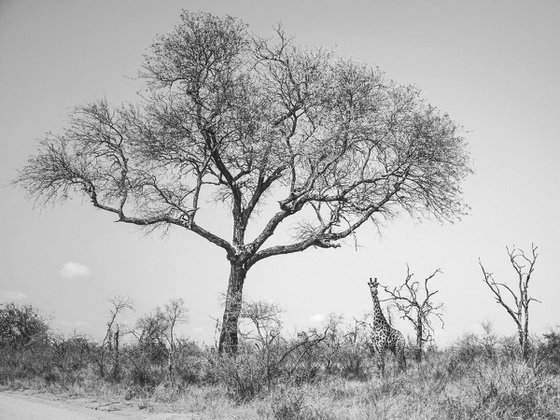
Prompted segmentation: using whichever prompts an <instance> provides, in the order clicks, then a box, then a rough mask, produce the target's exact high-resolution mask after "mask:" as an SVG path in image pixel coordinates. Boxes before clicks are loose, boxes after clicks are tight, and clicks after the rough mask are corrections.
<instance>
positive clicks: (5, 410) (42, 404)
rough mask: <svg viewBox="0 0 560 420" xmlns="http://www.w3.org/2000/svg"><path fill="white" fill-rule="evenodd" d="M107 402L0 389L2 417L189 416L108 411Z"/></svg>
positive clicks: (164, 419) (161, 419)
mask: <svg viewBox="0 0 560 420" xmlns="http://www.w3.org/2000/svg"><path fill="white" fill-rule="evenodd" d="M107 409H108V408H107V404H105V405H101V406H99V407H97V409H96V404H94V403H92V401H80V400H72V401H60V400H53V399H48V398H47V397H41V396H37V395H28V394H17V393H13V392H0V420H80V419H84V420H94V419H101V420H105V419H107V420H122V419H127V420H131V419H150V420H168V419H190V418H192V417H191V416H188V415H186V416H182V415H180V414H173V413H161V412H160V413H148V412H143V411H140V410H138V409H119V410H118V411H107Z"/></svg>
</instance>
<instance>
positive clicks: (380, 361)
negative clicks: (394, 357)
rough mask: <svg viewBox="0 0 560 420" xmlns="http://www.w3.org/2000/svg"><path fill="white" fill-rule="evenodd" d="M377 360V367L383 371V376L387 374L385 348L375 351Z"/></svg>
mask: <svg viewBox="0 0 560 420" xmlns="http://www.w3.org/2000/svg"><path fill="white" fill-rule="evenodd" d="M375 361H376V362H377V369H378V370H379V372H381V376H382V377H384V376H385V349H382V348H379V349H377V351H376V352H375Z"/></svg>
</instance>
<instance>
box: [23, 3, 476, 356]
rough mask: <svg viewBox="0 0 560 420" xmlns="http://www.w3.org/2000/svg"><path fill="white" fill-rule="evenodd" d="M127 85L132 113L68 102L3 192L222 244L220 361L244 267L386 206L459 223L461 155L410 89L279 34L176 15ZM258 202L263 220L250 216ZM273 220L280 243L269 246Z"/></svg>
mask: <svg viewBox="0 0 560 420" xmlns="http://www.w3.org/2000/svg"><path fill="white" fill-rule="evenodd" d="M140 77H141V78H142V79H143V80H144V81H145V82H146V91H145V92H144V93H143V95H142V100H141V101H140V103H139V104H138V105H130V104H129V105H123V106H120V107H116V108H113V107H110V106H109V105H108V104H107V103H106V102H105V101H96V102H92V103H87V104H85V105H81V106H78V107H77V108H76V109H75V111H74V112H73V113H72V115H71V117H70V123H69V125H68V128H67V129H66V130H65V131H64V132H63V133H62V134H59V135H51V136H47V137H46V138H45V139H43V140H42V142H41V145H40V149H39V152H38V153H37V154H36V155H35V156H33V157H32V158H31V159H30V160H29V162H28V164H27V165H26V166H25V167H24V168H23V169H22V170H21V171H20V173H19V176H18V178H17V179H16V182H17V183H19V184H21V185H22V186H24V187H25V188H26V189H27V191H28V192H29V193H30V194H31V195H32V196H34V197H35V198H39V199H42V200H45V201H56V200H60V199H64V198H66V197H68V196H70V195H72V194H74V193H79V194H85V196H86V197H88V198H89V200H90V201H91V203H92V204H93V206H95V207H97V208H99V209H101V210H104V211H107V212H110V213H113V214H114V215H115V216H116V218H117V220H118V221H120V222H124V223H131V224H136V225H139V226H143V227H146V228H148V229H153V228H156V227H164V228H168V227H171V226H173V227H177V228H180V229H183V230H186V231H190V232H193V233H195V234H197V235H200V236H202V237H203V238H205V239H206V240H208V241H209V242H210V243H212V244H213V245H215V246H218V247H220V248H222V249H223V250H224V252H225V255H226V257H227V260H228V262H229V264H230V274H229V280H228V288H227V294H226V304H225V311H224V317H223V322H222V331H221V337H220V343H219V347H220V350H226V351H232V352H235V350H236V348H237V342H238V338H237V324H238V318H239V313H240V310H241V305H240V302H241V298H242V291H243V284H244V281H245V278H246V276H247V272H248V271H249V269H250V268H251V267H252V266H254V265H255V264H256V263H257V262H259V261H262V260H265V259H267V258H270V257H273V256H277V255H283V254H290V253H294V252H300V251H304V250H306V249H308V248H310V247H320V248H333V247H337V246H339V243H340V241H341V240H342V239H344V238H346V237H348V236H349V235H352V234H354V232H356V230H357V229H358V228H359V227H360V226H362V225H363V224H364V223H366V222H367V221H372V222H373V223H378V222H382V221H384V220H387V219H390V218H391V217H393V216H395V215H397V214H398V213H399V211H400V210H405V211H407V212H409V213H411V214H414V215H420V216H426V215H429V214H431V215H435V217H436V218H438V219H441V220H454V219H457V218H459V217H460V216H461V215H462V214H464V212H465V205H464V203H463V201H462V191H461V182H462V180H463V178H464V177H465V176H466V175H468V174H469V173H470V168H469V164H470V162H469V156H468V152H467V150H466V143H465V141H464V139H463V137H462V136H461V134H460V127H458V125H457V124H456V123H455V122H453V121H452V120H451V119H450V118H449V117H448V115H447V114H445V113H442V112H440V111H439V110H437V109H436V108H435V107H433V106H431V105H429V104H428V103H426V102H425V101H424V100H423V99H422V98H421V96H420V93H419V91H418V90H417V89H415V88H413V87H411V86H402V85H399V84H397V83H395V82H393V81H391V80H387V79H386V78H385V77H384V75H383V74H382V72H381V71H379V70H378V69H376V68H371V67H369V66H367V65H365V64H357V63H355V62H352V61H350V60H346V59H339V58H336V57H335V56H334V55H333V54H331V53H328V52H325V51H324V50H322V49H310V48H301V47H299V46H297V45H295V44H294V43H293V41H292V40H291V39H290V38H288V37H287V36H286V35H285V34H284V32H283V31H282V30H281V29H280V28H278V29H277V30H276V31H275V34H274V36H273V37H272V38H271V39H263V38H260V37H258V36H256V35H254V34H252V33H251V32H250V31H249V30H248V29H247V27H246V25H245V24H243V23H242V22H241V21H239V20H237V19H235V18H232V17H223V18H222V17H215V16H213V15H210V14H206V13H191V12H183V13H182V15H181V20H180V24H179V25H178V26H176V27H175V29H174V30H173V31H172V32H170V33H169V34H167V35H163V36H160V37H159V38H158V39H157V40H156V41H155V42H154V44H153V45H152V48H151V52H150V53H149V54H148V55H147V56H146V57H145V62H144V64H143V67H142V69H141V72H140ZM216 202H220V203H224V204H225V206H224V207H223V208H224V210H225V211H226V213H225V214H227V215H229V217H230V218H231V221H232V226H233V232H232V236H231V238H229V239H227V238H223V237H221V236H219V235H218V234H217V233H215V232H213V231H212V229H211V227H209V226H208V225H205V226H203V225H202V224H201V223H200V220H201V218H200V217H199V214H201V212H204V211H208V210H209V211H215V208H216V206H215V203H216ZM209 203H212V204H211V205H208V204H209ZM265 206H268V208H269V209H275V210H274V214H273V215H272V216H271V217H270V218H269V219H267V220H262V219H263V217H259V212H258V210H259V209H262V208H264V207H265ZM262 213H264V212H262ZM288 220H289V221H290V225H292V226H298V228H297V230H296V231H295V232H291V235H292V236H291V237H292V238H293V239H292V240H288V241H287V242H286V243H279V241H278V240H276V241H274V243H271V238H272V237H273V236H275V237H278V235H275V233H276V232H277V230H278V229H279V228H280V227H281V226H282V227H283V226H285V225H287V223H286V221H288ZM253 224H254V226H255V229H258V233H257V234H255V235H254V236H253V237H251V238H248V237H247V236H246V232H247V229H248V227H249V226H250V225H253ZM282 237H285V236H282Z"/></svg>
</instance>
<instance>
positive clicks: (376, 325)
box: [368, 278, 406, 375]
mask: <svg viewBox="0 0 560 420" xmlns="http://www.w3.org/2000/svg"><path fill="white" fill-rule="evenodd" d="M368 285H369V290H370V293H371V298H372V300H373V323H372V333H371V344H372V348H373V351H374V353H375V357H376V361H377V367H378V368H379V370H380V371H381V374H382V375H385V354H386V353H387V350H390V351H391V352H392V353H393V354H394V355H395V358H396V359H397V362H398V366H399V369H400V370H406V358H405V355H404V351H405V346H406V342H405V339H404V336H403V335H402V333H401V332H400V331H399V330H397V329H395V328H393V327H391V325H389V323H388V322H387V319H385V316H384V315H383V312H382V311H381V305H380V304H379V298H378V296H377V287H378V286H379V283H378V282H377V278H376V279H375V280H374V281H372V280H371V278H370V279H369V281H368Z"/></svg>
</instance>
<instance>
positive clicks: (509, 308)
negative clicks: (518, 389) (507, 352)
mask: <svg viewBox="0 0 560 420" xmlns="http://www.w3.org/2000/svg"><path fill="white" fill-rule="evenodd" d="M537 249H538V247H537V246H535V245H534V244H531V254H530V255H527V254H526V253H525V251H523V250H522V249H519V248H516V247H515V246H514V247H513V248H512V249H511V250H510V249H509V248H508V247H506V251H507V254H508V256H509V261H510V263H511V266H512V267H513V269H514V270H515V273H516V274H517V287H516V288H515V287H514V288H512V287H510V286H508V285H507V284H506V283H498V282H497V281H496V280H495V279H494V274H493V273H490V272H488V271H486V269H485V268H484V266H483V265H482V262H481V261H480V259H479V260H478V263H479V265H480V268H481V270H482V275H483V276H484V283H486V285H487V286H488V287H489V288H490V290H491V291H492V293H493V294H494V298H495V299H496V302H498V303H499V304H500V305H501V306H502V307H503V308H504V309H505V310H506V312H507V313H508V314H509V316H510V317H511V318H512V319H513V321H514V322H515V325H516V326H517V334H518V336H519V346H520V349H521V353H522V355H523V359H524V360H527V359H528V357H529V304H530V303H531V302H532V301H535V302H539V303H540V301H539V300H537V299H535V298H532V297H530V296H529V282H530V280H531V276H532V275H533V271H534V270H535V263H536V262H537V257H538V255H539V254H538V253H537ZM514 289H516V290H515V291H514ZM504 292H505V293H504ZM504 295H506V296H507V295H510V296H511V299H506V297H505V296H504ZM511 300H513V303H511ZM507 301H509V303H508V302H507Z"/></svg>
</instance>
